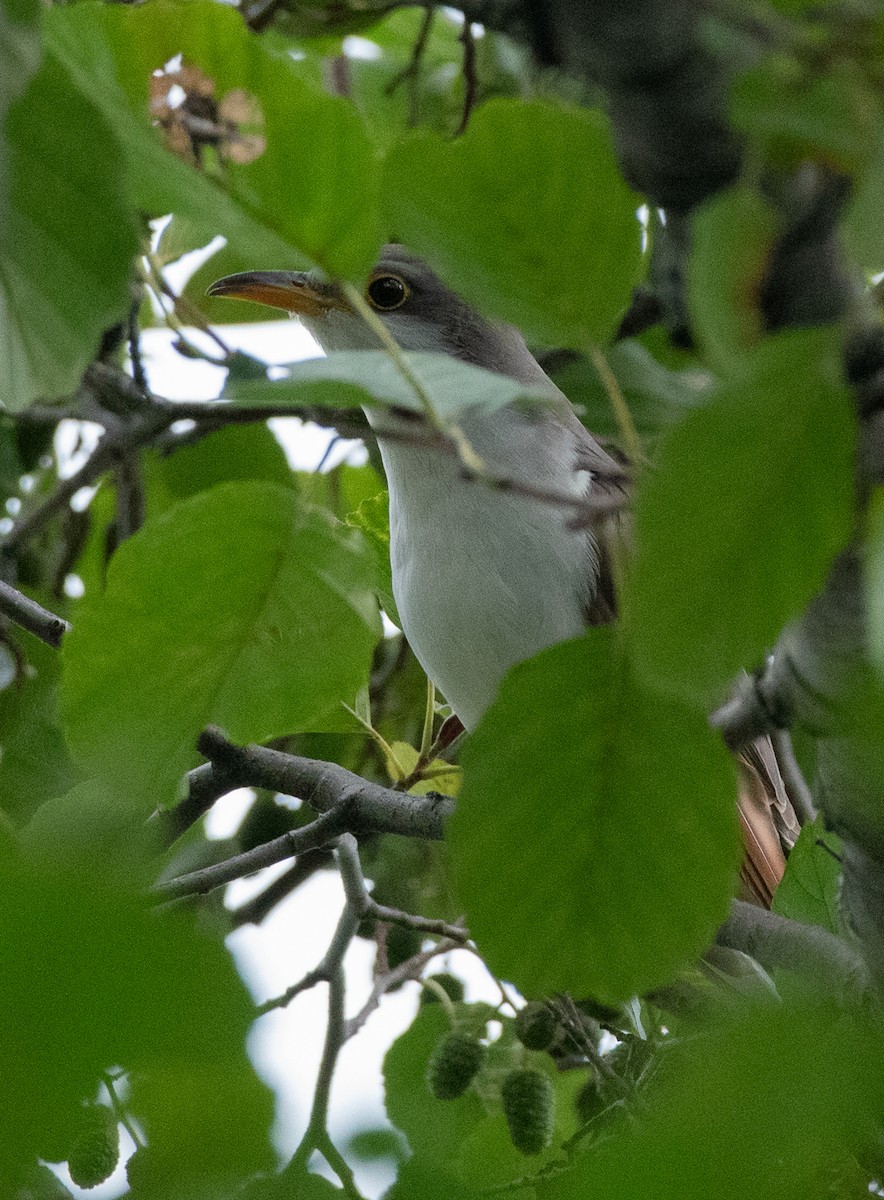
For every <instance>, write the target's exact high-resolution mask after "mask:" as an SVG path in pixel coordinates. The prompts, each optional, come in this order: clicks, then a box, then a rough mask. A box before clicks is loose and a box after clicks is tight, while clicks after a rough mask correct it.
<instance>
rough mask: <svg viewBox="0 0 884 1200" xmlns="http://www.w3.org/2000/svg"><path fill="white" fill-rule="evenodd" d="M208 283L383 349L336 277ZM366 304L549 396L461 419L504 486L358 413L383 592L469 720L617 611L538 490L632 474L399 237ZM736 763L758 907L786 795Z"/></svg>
mask: <svg viewBox="0 0 884 1200" xmlns="http://www.w3.org/2000/svg"><path fill="white" fill-rule="evenodd" d="M210 293H211V294H212V295H215V296H231V297H236V298H239V299H247V300H254V301H257V302H259V303H263V304H270V305H273V306H275V307H277V308H282V309H285V310H286V311H288V312H289V313H293V314H296V315H297V316H298V317H299V318H300V319H301V320H302V321H303V323H304V324H305V325H306V326H307V328H308V329H309V330H310V332H311V333H312V334H313V335H314V337H315V338H316V340H317V341H318V342H319V344H320V346H321V347H322V349H323V350H324V351H326V352H327V353H333V352H335V351H340V350H359V349H372V350H376V349H378V346H379V342H378V335H377V333H376V332H375V331H374V330H373V329H372V328H371V327H370V325H369V324H368V323H367V322H366V321H365V319H364V318H363V316H362V315H361V314H360V313H358V312H357V311H355V309H354V308H353V307H352V306H351V304H350V303H349V302H348V301H347V299H346V297H345V294H344V291H343V290H342V289H341V287H340V286H339V285H338V284H336V283H333V282H329V281H326V280H324V279H322V278H320V277H319V276H317V275H314V274H312V273H306V274H305V273H300V272H287V271H255V272H246V273H243V274H239V275H230V276H227V277H226V278H224V279H221V280H219V281H218V282H217V283H215V284H213V285H212V287H211V289H210ZM364 298H365V300H366V302H367V303H368V305H370V307H371V308H372V309H373V310H374V311H375V313H377V315H378V316H379V317H380V318H381V319H382V320H383V322H384V325H385V327H386V329H387V330H388V331H389V333H390V334H391V335H392V337H393V338H394V339H395V341H396V342H397V343H398V344H399V346H400V347H401V348H402V349H404V350H410V351H435V352H438V353H441V354H448V355H451V356H453V357H454V358H457V359H460V360H461V361H463V362H467V363H471V364H473V365H475V366H479V367H484V368H486V369H487V370H490V371H495V372H497V373H499V374H503V375H507V376H510V377H511V378H513V379H515V380H517V381H519V382H520V383H524V384H528V385H531V386H532V387H538V386H539V387H541V388H542V389H543V390H544V393H545V396H546V397H548V401H547V402H544V403H543V404H538V405H533V406H530V407H528V406H522V405H517V404H511V405H508V406H506V407H504V408H502V409H496V410H494V411H491V412H489V411H486V410H484V409H482V408H481V407H477V408H472V409H468V410H466V411H464V412H463V413H462V415H461V416H460V417H459V419H458V423H459V426H460V429H461V431H462V433H463V435H464V436H465V438H466V439H467V441H468V443H469V446H470V447H471V448H472V450H473V451H474V452H475V453H476V454H477V455H478V456H479V457H480V459H481V460H482V461H483V463H484V464H485V465H486V467H487V469H488V471H489V472H490V473H491V474H493V475H494V476H495V477H496V478H498V479H504V480H507V481H509V482H511V484H512V486H511V487H508V488H506V489H501V488H490V487H487V486H481V485H479V484H477V483H476V482H475V481H474V480H470V479H469V478H466V477H465V474H464V471H463V467H462V465H461V463H460V462H459V461H458V459H457V457H456V456H454V455H451V454H444V453H440V450H439V448H438V446H437V445H430V444H428V443H427V444H421V439H420V438H419V437H412V436H408V431H409V430H413V427H414V425H415V416H410V415H408V414H403V413H398V412H389V411H387V410H382V409H369V410H368V411H367V414H366V415H367V416H368V419H369V421H370V423H371V424H372V426H373V428H374V431H375V433H376V434H377V437H378V444H379V447H380V452H381V455H382V458H383V463H384V468H385V471H386V475H387V484H388V488H389V494H390V551H391V560H392V569H393V593H394V596H395V599H396V604H397V607H398V609H399V615H400V619H401V621H402V627H403V632H404V633H405V636H406V638H407V639H408V642H409V644H410V645H411V648H412V650H413V651H414V653H415V655H416V656H417V658H418V659H419V661H420V663H421V665H422V666H423V668H424V670H425V671H426V673H427V675H428V676H429V677H430V679H432V680H433V682H434V683H435V684H436V685H437V687H438V688H439V689H440V690H441V692H442V694H443V695H444V696H445V699H446V700H447V701H448V703H449V704H450V705H451V707H452V709H453V711H454V712H455V713H456V714H457V716H458V717H459V718H460V720H461V722H462V723H463V725H464V726H465V728H467V729H471V728H473V727H474V726H475V725H476V724H477V722H478V721H479V719H480V717H481V716H482V714H483V712H484V711H485V709H486V708H487V707H488V705H489V704H490V703H491V702H492V701H493V700H494V697H495V695H496V693H497V689H498V686H499V684H500V681H501V679H502V678H503V676H504V675H505V674H506V672H507V671H508V670H509V669H510V667H512V666H513V665H514V664H515V663H518V662H521V661H523V660H524V659H527V658H529V657H531V656H532V655H534V654H536V653H537V652H538V651H540V650H542V649H544V648H545V647H547V646H550V645H553V644H554V643H556V642H559V641H563V640H565V639H566V638H570V637H575V636H577V635H578V634H580V633H581V632H582V631H583V630H584V629H585V627H586V625H587V624H600V623H603V622H605V621H608V620H611V619H613V618H614V616H615V615H616V595H615V592H614V588H613V585H612V578H611V572H610V564H609V560H608V556H607V553H606V543H605V538H604V537H603V536H600V534H601V532H602V531H601V530H600V528H598V527H597V528H593V527H591V526H590V527H587V525H586V523H585V522H579V521H575V520H573V516H574V514H573V512H570V513H569V512H568V510H567V508H566V507H564V506H562V505H561V504H553V503H551V502H550V500H548V499H543V498H538V495H537V493H538V492H540V493H545V494H548V495H551V494H554V495H556V496H559V497H566V498H567V497H573V498H575V499H579V498H581V497H587V496H588V497H592V498H596V497H598V496H600V495H602V496H614V495H617V494H622V496H623V498H624V502H625V498H626V493H627V490H628V475H627V473H626V471H625V470H624V468H623V466H622V465H621V464H620V463H618V462H617V461H616V460H615V459H614V458H612V457H611V456H610V455H609V454H608V453H607V452H606V451H605V450H604V449H603V448H602V447H601V446H600V445H599V443H598V442H597V441H596V440H595V438H593V436H592V435H591V434H590V433H589V431H588V430H587V429H586V428H585V427H584V426H583V424H582V423H581V422H580V420H579V419H578V417H577V414H576V412H575V411H574V409H573V407H572V405H571V403H570V402H569V400H568V399H567V397H566V396H565V395H564V394H563V393H562V392H561V391H560V390H559V389H558V388H557V387H556V386H555V384H554V383H553V382H552V380H551V379H550V378H549V377H548V376H547V375H546V374H545V373H544V371H543V370H542V368H541V367H540V365H539V364H538V362H537V361H536V359H535V358H534V357H533V355H532V354H531V352H530V350H529V349H528V347H527V345H526V343H525V340H524V338H523V337H522V335H521V333H519V331H518V330H517V329H515V328H513V327H512V326H510V325H505V324H502V323H500V322H496V321H490V320H487V319H486V318H484V317H482V316H481V315H480V314H479V313H477V312H476V311H475V310H474V309H473V308H471V307H470V306H469V305H468V304H466V302H465V301H464V300H463V299H461V297H460V296H458V295H457V294H456V293H455V292H453V291H451V290H450V289H449V288H448V287H446V285H445V284H444V283H443V282H442V281H441V280H440V279H439V278H438V276H437V275H436V274H435V273H434V272H433V271H432V270H431V269H430V267H428V266H427V265H426V263H424V262H422V261H421V260H420V259H418V258H416V257H415V256H414V255H412V254H410V253H409V252H408V251H407V250H405V249H404V248H403V247H402V246H398V245H388V246H385V247H384V249H383V251H382V254H381V257H380V260H379V262H378V263H377V265H376V266H375V268H374V270H373V271H372V272H371V275H370V276H369V278H368V282H367V284H366V286H365V292H364ZM520 488H521V489H523V490H520ZM569 518H571V519H569ZM743 771H744V773H745V777H744V784H745V785H746V786H744V788H743V789H742V794H741V803H740V808H741V816H742V823H743V829H744V842H745V844H746V849H747V863H746V865H745V867H744V872H743V879H744V884H745V885H746V890H747V892H748V893H751V894H752V895H754V896H755V897H756V898H758V899H761V900H762V901H763V902H769V900H770V896H771V895H772V890H773V888H774V887H775V886H776V883H777V882H778V880H779V877H780V875H781V874H782V870H783V868H784V865H785V864H784V858H783V851H782V848H781V836H780V831H779V830H778V829H777V827H776V824H775V821H774V819H773V817H772V812H773V813H774V814H775V816H776V817H777V820H778V822H779V824H780V825H782V824H783V820H782V818H781V816H780V810H782V811H783V812H785V811H786V810H787V809H788V807H789V806H788V800H787V799H786V797H785V791H784V789H782V785H781V782H780V781H779V772H778V770H777V768H776V761H775V758H774V756H773V754H772V751H771V752H770V753H768V747H758V748H757V749H755V751H754V753H753V755H752V759H751V761H749V762H748V763H746V764H744V767H743ZM787 824H788V822H787ZM789 836H790V834H786V840H787V842H788V837H789Z"/></svg>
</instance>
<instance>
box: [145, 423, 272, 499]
mask: <svg viewBox="0 0 884 1200" xmlns="http://www.w3.org/2000/svg"><path fill="white" fill-rule="evenodd" d="M161 461H162V473H163V478H164V480H165V483H166V486H167V487H168V489H169V492H170V494H171V495H172V496H174V497H175V499H176V500H184V499H186V498H187V497H188V496H194V495H196V493H197V492H203V491H206V489H208V488H211V487H215V486H216V485H217V484H219V483H229V482H232V481H233V480H247V479H263V480H266V481H267V482H269V483H278V484H281V485H282V486H284V487H292V486H293V485H294V483H295V477H294V475H293V474H292V471H291V468H290V467H289V465H288V462H287V460H286V456H285V451H284V450H283V448H282V446H281V445H280V444H279V442H278V441H277V439H276V438H275V437H274V435H273V433H272V432H271V430H269V429H268V428H267V426H266V425H261V424H257V423H256V424H254V425H227V426H225V427H224V428H222V429H219V430H217V431H216V432H214V433H211V434H209V436H208V437H204V438H201V439H200V440H199V441H198V442H196V443H195V444H194V445H191V446H182V447H180V448H179V449H177V450H176V451H175V453H174V454H170V455H167V456H165V457H164V458H163V459H162V460H161Z"/></svg>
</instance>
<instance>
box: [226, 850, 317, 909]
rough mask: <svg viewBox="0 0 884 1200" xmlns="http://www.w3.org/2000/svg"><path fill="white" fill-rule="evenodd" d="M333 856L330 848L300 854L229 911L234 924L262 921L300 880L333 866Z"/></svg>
mask: <svg viewBox="0 0 884 1200" xmlns="http://www.w3.org/2000/svg"><path fill="white" fill-rule="evenodd" d="M331 863H332V856H331V854H330V853H329V852H328V850H308V851H307V853H306V854H299V855H298V857H297V858H296V859H295V861H294V862H293V863H292V865H291V866H290V867H287V868H286V870H285V871H283V873H282V874H281V875H278V876H277V877H276V879H274V880H273V882H272V883H270V884H269V885H268V886H267V887H266V888H265V889H264V891H263V892H259V893H258V895H257V896H254V897H253V898H252V899H251V900H247V901H246V902H245V904H241V905H240V906H239V908H235V909H233V911H232V912H231V914H230V918H231V921H232V922H233V924H234V926H235V927H237V928H239V927H240V926H242V925H260V924H261V922H262V921H263V920H264V918H265V917H266V916H267V914H268V913H270V912H272V911H273V909H274V908H276V906H277V905H278V904H281V903H282V901H283V900H285V899H286V898H287V897H288V896H290V895H291V894H292V892H294V891H295V890H296V889H297V888H299V887H300V886H301V884H303V883H306V882H307V880H308V879H311V878H312V877H313V876H314V875H315V874H316V872H317V871H322V870H325V869H326V868H327V867H329V866H331Z"/></svg>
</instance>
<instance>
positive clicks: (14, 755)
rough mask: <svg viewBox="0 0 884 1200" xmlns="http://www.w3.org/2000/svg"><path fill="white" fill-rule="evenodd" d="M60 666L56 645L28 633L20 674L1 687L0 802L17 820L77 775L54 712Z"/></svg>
mask: <svg viewBox="0 0 884 1200" xmlns="http://www.w3.org/2000/svg"><path fill="white" fill-rule="evenodd" d="M60 667H61V663H60V660H59V655H58V651H57V650H53V649H52V647H51V646H46V645H44V644H43V643H42V642H40V641H38V640H37V639H35V638H29V639H28V644H27V647H26V649H25V667H24V677H23V678H21V679H19V681H18V683H17V684H16V685H13V686H12V687H8V688H4V689H3V690H2V691H0V807H2V808H3V809H4V810H5V811H6V812H7V813H8V814H9V815H10V816H11V817H12V818H13V820H14V821H15V822H16V823H18V822H20V821H26V820H27V819H28V818H29V817H30V816H31V814H32V813H33V812H34V810H35V809H36V808H37V807H38V806H39V805H41V804H43V803H44V802H45V801H46V800H48V799H49V798H50V797H51V796H56V795H60V794H61V793H62V792H66V791H67V790H68V788H70V787H73V785H74V782H75V781H76V778H77V771H76V770H75V768H74V764H73V763H72V762H71V759H70V755H69V754H68V751H67V747H66V746H65V743H64V738H63V737H62V733H61V722H60V719H59V714H58V681H59V677H60V674H61V671H60Z"/></svg>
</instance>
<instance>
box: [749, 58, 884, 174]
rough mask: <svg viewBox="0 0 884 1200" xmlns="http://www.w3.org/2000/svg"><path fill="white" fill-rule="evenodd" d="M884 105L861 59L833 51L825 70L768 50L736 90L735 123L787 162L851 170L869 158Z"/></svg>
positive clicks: (780, 161)
mask: <svg viewBox="0 0 884 1200" xmlns="http://www.w3.org/2000/svg"><path fill="white" fill-rule="evenodd" d="M880 117H881V107H880V104H879V102H878V97H877V95H876V91H875V89H874V87H873V85H872V84H871V83H870V81H869V79H868V76H867V73H866V71H865V70H864V68H863V67H862V66H860V64H859V63H858V62H851V61H850V60H849V58H847V57H846V56H845V57H834V56H833V58H832V61H831V62H829V63H828V64H827V65H826V67H824V68H823V69H822V70H821V69H820V67H819V66H818V65H816V64H814V66H813V67H812V68H810V69H807V67H805V66H803V65H799V63H798V62H797V61H796V59H795V58H794V57H792V56H788V55H784V54H783V55H778V54H770V55H766V56H765V57H764V59H763V60H762V61H761V63H760V64H759V65H758V66H757V67H754V68H753V69H752V70H751V71H747V72H746V74H745V75H743V76H742V78H740V79H739V80H738V81H737V83H736V84H735V86H734V89H733V92H732V94H731V118H732V120H733V123H734V126H735V128H736V129H738V130H740V131H741V132H743V133H744V134H746V135H747V137H749V138H753V139H755V140H757V141H759V142H761V144H762V145H763V147H764V152H765V155H766V157H767V158H768V159H769V160H771V161H773V162H774V163H776V164H778V165H781V166H785V167H787V168H791V167H796V166H799V165H800V164H801V163H803V162H807V161H808V159H810V160H812V161H816V162H818V163H822V164H823V165H824V166H826V167H828V168H829V169H830V170H831V171H834V172H836V173H838V174H841V175H851V174H854V173H856V172H857V171H858V170H860V169H861V168H862V166H863V165H864V164H865V162H866V161H867V160H868V157H869V154H870V153H871V150H872V147H873V145H874V142H875V135H876V132H877V128H876V127H877V124H878V122H879V121H880Z"/></svg>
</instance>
